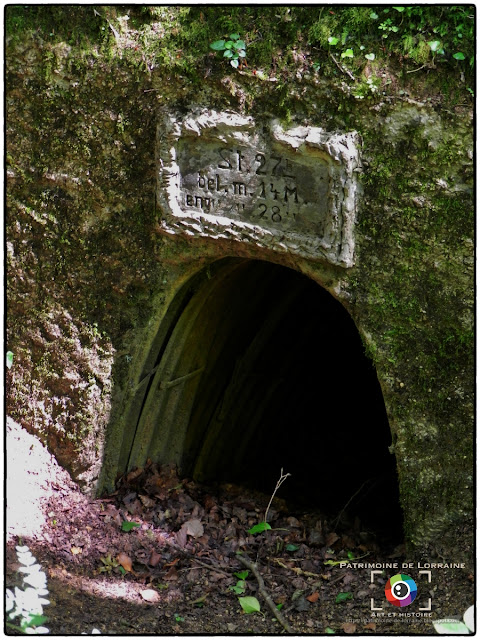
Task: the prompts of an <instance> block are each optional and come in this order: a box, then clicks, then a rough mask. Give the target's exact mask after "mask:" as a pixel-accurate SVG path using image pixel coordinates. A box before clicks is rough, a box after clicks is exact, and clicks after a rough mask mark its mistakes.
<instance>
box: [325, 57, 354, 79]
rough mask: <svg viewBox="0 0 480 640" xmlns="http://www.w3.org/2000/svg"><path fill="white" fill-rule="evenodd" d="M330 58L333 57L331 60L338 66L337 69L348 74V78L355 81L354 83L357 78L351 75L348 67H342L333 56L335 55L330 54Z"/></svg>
mask: <svg viewBox="0 0 480 640" xmlns="http://www.w3.org/2000/svg"><path fill="white" fill-rule="evenodd" d="M330 57H331V58H332V60H333V61H334V62H335V64H336V65H337V67H338V68H339V69H340V71H341V72H342V73H345V74H347V76H348V77H349V78H350V79H351V80H353V81H354V82H355V76H353V75H352V74H351V73H350V71H349V70H348V69H347V68H346V67H344V66H343V65H341V64H340V63H339V62H338V60H337V59H336V58H335V56H334V55H333V53H330Z"/></svg>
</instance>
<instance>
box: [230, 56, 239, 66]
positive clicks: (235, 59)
mask: <svg viewBox="0 0 480 640" xmlns="http://www.w3.org/2000/svg"><path fill="white" fill-rule="evenodd" d="M230 64H231V65H232V67H233V68H234V69H236V68H237V67H238V58H234V59H233V60H230Z"/></svg>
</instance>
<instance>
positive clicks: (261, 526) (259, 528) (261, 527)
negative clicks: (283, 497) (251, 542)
mask: <svg viewBox="0 0 480 640" xmlns="http://www.w3.org/2000/svg"><path fill="white" fill-rule="evenodd" d="M291 475H292V474H291V473H283V467H282V469H280V478H279V479H278V480H277V484H276V485H275V489H274V490H273V493H272V495H271V497H270V501H269V503H268V505H267V508H266V509H265V516H264V519H263V522H259V523H258V524H255V525H254V526H253V527H251V528H250V529H249V530H248V533H250V534H255V533H262V532H263V531H268V530H269V529H271V528H272V527H271V526H270V525H269V524H268V522H267V520H268V512H269V511H270V507H271V505H272V502H273V499H274V497H275V494H276V493H277V491H278V490H279V489H280V487H281V486H282V484H283V483H284V482H285V480H286V479H287V478H288V477H289V476H291Z"/></svg>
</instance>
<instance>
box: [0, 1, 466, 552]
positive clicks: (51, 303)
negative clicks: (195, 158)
mask: <svg viewBox="0 0 480 640" xmlns="http://www.w3.org/2000/svg"><path fill="white" fill-rule="evenodd" d="M97 9H98V11H97ZM97 9H95V7H91V6H88V7H87V6H85V7H76V8H75V7H70V8H68V9H67V8H63V9H62V10H61V11H60V10H59V12H57V14H55V13H54V12H53V13H52V11H53V10H52V8H48V7H47V8H43V13H41V12H42V7H39V8H37V9H31V10H28V11H27V10H25V11H26V12H27V13H25V14H21V13H19V11H18V9H15V8H12V9H10V11H11V13H10V15H9V14H8V12H7V41H6V63H7V68H6V88H7V93H6V117H7V150H6V151H7V156H6V158H7V178H8V185H7V206H8V211H7V227H6V231H7V232H6V241H7V261H8V263H7V264H8V267H7V268H8V271H7V294H8V308H7V310H8V316H7V348H8V349H9V350H10V351H12V352H13V354H14V362H13V366H12V368H11V369H9V370H8V371H7V410H8V412H9V414H10V415H11V416H12V417H13V418H15V419H16V420H18V421H19V422H20V423H21V424H23V425H24V426H25V427H26V428H28V429H29V430H32V431H35V432H36V433H38V434H40V435H41V436H42V437H43V438H44V439H45V441H46V442H47V444H48V445H49V447H50V449H51V450H52V451H54V452H55V454H56V456H57V458H58V460H59V461H60V462H61V463H62V464H63V465H64V466H66V467H67V468H68V469H69V471H70V472H71V474H72V476H73V477H74V478H75V479H76V480H77V481H79V482H80V483H81V484H82V485H83V486H84V487H85V488H86V489H87V490H88V489H89V490H95V489H96V488H97V487H98V486H99V483H100V482H103V480H102V481H100V476H101V472H102V466H104V460H105V447H106V446H107V447H110V446H113V445H112V442H114V440H115V439H116V438H118V437H121V435H122V434H119V426H118V425H119V424H120V423H122V419H123V418H122V416H123V412H124V409H125V407H126V406H129V403H130V402H131V399H132V393H133V391H132V390H133V389H134V388H135V386H136V384H137V382H138V375H139V372H142V371H143V370H144V368H145V366H146V365H147V364H148V363H147V359H148V353H149V352H150V347H151V341H152V340H153V339H154V336H155V335H156V331H157V329H158V324H159V322H160V321H161V319H162V317H164V316H165V314H167V312H168V305H169V303H170V302H171V301H172V300H173V299H174V297H175V294H176V293H177V292H178V290H179V288H180V286H181V285H183V284H184V283H185V282H187V281H188V279H189V278H190V277H191V276H192V275H194V274H195V273H196V272H197V271H198V270H200V269H201V268H202V267H203V266H205V265H207V264H209V263H211V262H214V261H215V260H217V259H219V258H222V257H224V256H228V255H246V256H248V255H251V257H255V256H254V255H253V254H249V253H248V251H247V252H246V253H245V252H244V250H243V249H242V248H239V247H238V246H237V247H235V246H234V245H233V244H222V243H216V242H215V241H212V240H206V239H202V240H188V239H187V238H183V237H171V236H166V235H165V234H164V233H163V232H162V229H161V227H160V224H159V221H160V219H161V216H162V211H161V209H160V208H159V207H158V206H157V203H156V197H155V193H156V173H157V166H156V160H157V159H156V142H155V139H156V138H155V137H156V127H157V122H158V120H159V118H160V117H161V116H162V114H163V113H164V110H165V109H166V108H168V109H174V110H177V111H182V112H184V113H187V112H188V111H189V110H192V109H194V108H199V107H200V108H215V109H232V110H234V111H236V112H238V113H240V114H247V115H248V114H251V115H254V116H255V117H256V118H258V119H259V120H261V119H267V118H271V117H278V118H280V119H281V120H282V121H283V122H284V123H285V124H286V125H291V126H293V125H295V124H303V125H309V126H314V127H321V128H323V129H324V130H325V131H340V132H348V131H357V132H358V133H359V135H360V136H361V140H362V148H361V157H362V163H363V169H362V172H361V173H360V174H359V179H360V182H361V185H362V191H363V195H362V199H361V202H360V207H359V211H358V215H357V220H356V264H355V266H354V267H352V268H348V269H340V268H336V267H335V268H333V267H329V266H328V265H326V264H322V263H319V264H315V261H313V262H309V261H301V260H297V261H292V260H290V259H288V258H285V259H281V260H280V259H279V258H278V256H276V255H275V253H274V252H272V253H271V254H269V255H267V254H263V255H262V257H263V258H264V259H271V260H273V261H275V260H276V261H279V262H281V263H283V264H286V266H293V267H294V268H296V269H298V270H301V271H303V272H304V273H306V274H307V275H309V276H310V277H313V278H314V279H316V280H317V281H318V282H320V283H321V284H322V285H323V286H325V287H326V288H328V289H329V290H330V291H331V292H332V293H333V294H334V295H335V296H336V297H338V298H339V299H340V300H341V301H342V303H343V304H344V306H345V307H346V308H347V309H348V311H349V312H350V314H351V315H352V317H353V318H354V320H355V323H356V325H357V327H358V329H359V332H360V334H361V336H362V339H363V340H364V344H365V347H366V350H367V353H368V355H369V356H370V357H371V358H372V360H373V362H374V364H375V367H376V369H377V374H378V377H379V380H380V383H381V386H382V390H383V394H384V399H385V405H386V408H387V412H388V416H389V421H390V427H391V431H392V438H393V444H392V451H393V452H394V453H395V456H396V460H397V465H398V473H399V482H400V491H401V500H402V506H403V508H404V512H405V529H406V531H405V533H406V539H407V541H408V542H409V543H410V544H413V545H415V546H416V548H417V549H422V548H427V547H432V548H434V549H435V550H436V551H437V553H439V554H440V555H442V554H443V555H444V556H448V557H452V559H454V558H453V555H454V554H455V553H461V554H462V555H463V556H467V555H468V547H469V544H470V543H471V538H470V536H471V528H470V526H471V524H470V523H471V518H472V511H473V501H472V492H473V414H474V404H473V387H474V365H473V353H474V351H473V295H474V294H473V269H474V260H473V249H474V245H473V242H474V241H473V229H474V220H473V195H472V187H473V135H472V113H471V110H472V109H471V106H472V103H471V99H470V96H469V94H468V92H467V90H466V85H465V84H463V81H464V80H465V75H464V71H462V69H460V68H455V67H452V66H448V65H444V66H442V65H440V64H437V65H436V66H435V64H433V66H432V65H431V64H430V63H425V65H424V66H425V68H422V69H420V70H417V68H416V65H417V64H418V63H415V64H414V65H413V66H411V67H408V65H407V66H402V65H400V63H399V58H398V56H397V57H395V56H390V54H389V55H388V56H385V57H384V58H383V59H381V58H380V57H378V58H377V59H376V60H375V61H374V62H366V61H365V60H364V61H363V67H362V68H361V69H360V68H357V67H355V68H353V67H350V68H349V67H348V66H346V64H343V63H342V62H340V57H339V56H338V57H335V56H330V55H329V52H327V53H324V52H323V53H322V52H318V51H316V49H315V47H314V46H310V45H309V43H308V42H307V39H306V37H303V36H302V33H306V32H307V31H308V28H307V27H308V25H306V21H307V19H308V18H307V15H306V14H305V15H304V14H301V19H302V20H303V23H302V22H301V23H299V24H297V25H292V24H291V21H290V22H289V21H288V17H289V15H290V14H288V13H285V12H284V11H283V9H282V12H281V16H280V18H279V20H278V24H275V25H274V27H275V28H274V27H272V33H274V34H275V37H273V36H270V35H268V37H267V35H266V34H265V32H264V33H263V34H262V33H260V34H257V36H258V38H259V43H258V63H259V64H257V65H251V66H248V67H243V68H242V69H237V70H235V69H234V68H232V67H229V66H228V65H227V64H226V63H225V61H224V60H222V59H221V58H220V57H217V56H216V54H214V53H208V51H206V50H204V49H202V48H201V46H200V44H198V45H197V46H195V43H194V42H193V43H192V41H191V40H188V41H187V40H186V34H187V25H188V30H189V31H188V33H190V34H191V33H192V30H193V29H195V28H198V33H200V32H201V29H202V28H203V29H204V30H207V33H208V35H207V36H205V37H206V38H207V41H208V39H213V37H212V34H213V32H214V31H215V30H217V33H218V29H219V28H221V27H220V26H219V25H220V24H223V29H225V32H228V31H229V30H231V29H234V28H235V29H237V28H239V20H240V18H239V15H238V13H234V14H232V15H227V14H228V11H227V10H226V9H223V10H222V11H224V13H223V14H218V12H217V15H216V16H215V20H214V18H213V17H212V16H211V11H210V9H208V10H207V9H206V10H205V12H204V13H202V14H201V15H200V14H198V9H194V8H192V9H191V11H192V14H191V15H190V21H189V13H188V10H189V8H188V7H183V8H181V7H156V8H151V9H150V8H148V7H145V8H140V7H139V8H138V9H134V8H130V9H128V11H127V10H125V11H124V12H123V11H120V8H118V7H99V8H97ZM261 10H262V9H261V8H258V9H257V10H256V11H258V12H261ZM29 11H37V13H36V14H35V15H34V14H32V13H29ZM62 11H66V12H69V15H68V16H67V18H68V19H66V17H65V16H63V15H62ZM250 11H254V10H253V9H249V12H250ZM264 11H265V12H267V11H271V9H270V8H268V9H267V8H264ZM38 12H40V13H38ZM193 12H195V16H193ZM247 13H248V12H247ZM197 14H198V15H197ZM202 16H203V18H202ZM222 16H223V22H222V21H221V18H222ZM232 16H233V17H232ZM247 17H248V15H247ZM261 17H262V16H261V15H260V18H261ZM8 18H10V21H8ZM193 18H195V19H193ZM260 18H259V19H260ZM267 18H268V16H267ZM320 18H321V16H320ZM320 18H319V19H318V21H317V22H315V24H316V25H317V26H318V25H319V24H321V19H320ZM245 19H246V18H245ZM293 19H294V18H293ZM55 20H56V21H55ZM202 20H203V22H202ZM202 25H203V26H202ZM313 26H315V25H313ZM294 27H296V28H294ZM309 28H310V31H309V33H310V34H311V33H312V29H313V27H312V26H311V25H310V27H309ZM208 29H210V31H208ZM275 29H276V31H275ZM302 29H303V31H302ZM222 35H223V33H222V32H220V33H219V34H218V37H220V36H222ZM199 37H200V36H199ZM318 37H319V38H320V36H318ZM252 39H253V36H252ZM267 40H268V47H267ZM199 42H203V41H200V40H199ZM260 45H261V46H260ZM252 48H253V45H252ZM267 59H268V60H270V64H269V65H267V64H266V62H265V60H267ZM318 60H320V63H321V64H316V63H317V62H318ZM260 64H262V65H263V66H260ZM410 71H414V72H413V73H407V72H410ZM462 76H463V77H462ZM369 77H370V78H372V77H373V78H375V79H376V82H377V81H378V82H377V87H378V88H377V90H376V91H375V92H373V91H371V89H369V86H370V85H369V84H368V82H367V80H368V78H369ZM362 87H363V88H362ZM362 92H363V93H362ZM237 244H238V243H237ZM256 257H258V256H256ZM122 425H123V426H122V429H128V428H132V426H131V425H127V424H123V423H122ZM107 458H108V456H107ZM107 462H108V464H107V467H108V465H110V467H108V469H107V476H108V477H109V478H110V479H109V482H110V484H111V482H113V481H114V477H113V476H114V472H115V468H116V467H115V463H114V462H112V460H111V459H110V460H109V461H107ZM104 474H105V468H104ZM107 485H108V483H107ZM107 485H105V486H107ZM452 554H453V555H452Z"/></svg>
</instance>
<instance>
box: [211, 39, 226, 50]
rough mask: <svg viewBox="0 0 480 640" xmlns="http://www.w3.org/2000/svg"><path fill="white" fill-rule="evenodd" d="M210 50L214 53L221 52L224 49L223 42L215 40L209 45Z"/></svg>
mask: <svg viewBox="0 0 480 640" xmlns="http://www.w3.org/2000/svg"><path fill="white" fill-rule="evenodd" d="M210 49H214V50H215V51H223V50H224V49H225V40H216V41H215V42H212V44H211V45H210Z"/></svg>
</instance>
